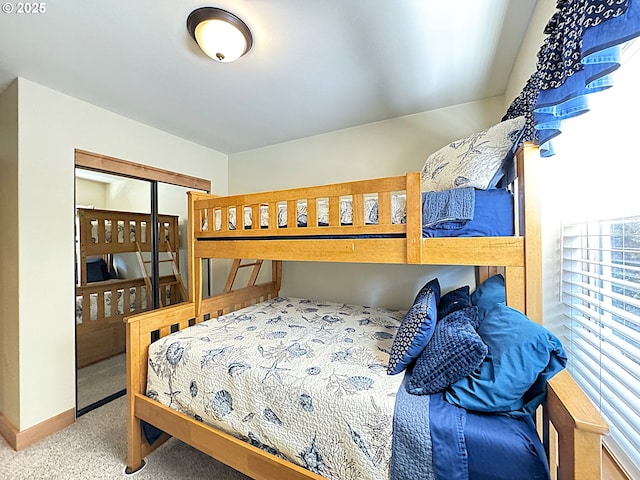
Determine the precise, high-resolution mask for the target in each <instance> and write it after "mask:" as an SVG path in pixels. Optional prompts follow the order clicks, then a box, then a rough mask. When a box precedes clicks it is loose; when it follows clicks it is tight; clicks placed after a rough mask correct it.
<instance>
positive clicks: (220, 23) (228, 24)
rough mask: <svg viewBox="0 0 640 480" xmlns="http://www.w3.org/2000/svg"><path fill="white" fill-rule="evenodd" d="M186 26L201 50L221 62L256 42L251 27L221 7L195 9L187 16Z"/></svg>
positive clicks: (243, 52) (227, 60) (240, 54)
mask: <svg viewBox="0 0 640 480" xmlns="http://www.w3.org/2000/svg"><path fill="white" fill-rule="evenodd" d="M187 30H189V34H190V35H191V36H192V37H193V39H194V40H195V41H196V43H197V44H198V46H199V47H200V48H201V49H202V51H203V52H204V53H206V54H207V55H208V56H210V57H211V58H213V59H214V60H218V61H219V62H233V61H234V60H237V59H238V58H240V57H241V56H243V55H244V54H245V53H247V52H248V51H249V50H250V49H251V46H252V45H253V38H252V36H251V31H250V30H249V27H247V25H246V24H245V23H244V22H243V21H242V20H240V19H239V18H238V17H236V16H235V15H234V14H233V13H230V12H227V11H226V10H222V9H221V8H214V7H202V8H198V9H196V10H194V11H193V12H191V13H190V14H189V17H188V18H187Z"/></svg>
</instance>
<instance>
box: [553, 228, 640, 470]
mask: <svg viewBox="0 0 640 480" xmlns="http://www.w3.org/2000/svg"><path fill="white" fill-rule="evenodd" d="M562 250H563V255H562V257H563V259H562V301H563V305H564V320H565V322H564V326H565V328H566V331H565V336H564V339H563V344H564V346H565V348H566V350H567V352H568V357H569V364H568V367H567V368H568V369H569V371H570V372H571V374H572V375H573V377H574V378H575V379H576V381H577V382H578V384H579V385H580V386H581V387H582V388H583V389H584V391H585V392H586V393H587V395H588V396H589V397H590V398H591V399H592V400H593V401H594V403H595V404H596V406H597V407H598V408H599V409H600V412H601V415H602V416H603V417H604V418H605V419H606V421H607V423H608V424H609V427H610V429H611V435H610V436H609V437H606V438H605V443H606V444H607V446H608V447H609V448H610V449H611V451H612V452H613V453H614V455H616V457H618V458H619V459H620V460H621V463H622V465H623V466H624V467H626V469H627V470H628V472H629V473H630V474H631V477H632V478H640V433H639V432H640V216H635V217H627V218H621V219H612V220H601V221H596V222H584V223H577V224H572V225H567V226H564V227H563V233H562Z"/></svg>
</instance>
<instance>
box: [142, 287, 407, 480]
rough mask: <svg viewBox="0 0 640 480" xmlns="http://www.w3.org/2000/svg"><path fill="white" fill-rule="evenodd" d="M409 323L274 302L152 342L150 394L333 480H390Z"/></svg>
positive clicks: (395, 316)
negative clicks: (390, 367) (396, 360)
mask: <svg viewBox="0 0 640 480" xmlns="http://www.w3.org/2000/svg"><path fill="white" fill-rule="evenodd" d="M403 315H404V312H402V311H398V310H388V309H382V308H374V307H361V306H351V305H343V304H336V303H328V302H322V303H319V302H313V301H310V300H303V299H296V298H284V297H278V298H275V299H273V300H269V301H267V302H263V303H260V304H257V305H254V306H251V307H248V308H245V309H243V310H241V311H238V312H235V313H231V314H228V315H224V316H222V317H220V318H216V319H211V320H209V321H206V322H203V323H201V324H198V325H195V326H193V327H190V328H188V329H185V330H182V331H180V332H176V333H174V334H172V335H169V336H167V337H164V338H162V339H160V340H159V341H157V342H155V343H153V344H152V345H151V346H150V349H149V376H148V384H147V395H148V396H149V397H151V398H154V399H156V400H158V401H159V402H161V403H163V404H165V405H167V406H169V407H171V408H174V409H176V410H179V411H180V412H182V413H185V414H187V415H191V416H193V417H194V418H196V419H198V420H200V421H203V422H205V423H208V424H211V425H213V426H214V427H217V428H219V429H221V430H223V431H226V432H227V433H231V434H233V435H235V436H236V437H238V438H241V439H243V440H245V441H247V442H250V443H251V444H253V445H255V446H257V447H260V448H263V449H265V450H267V451H269V452H270V453H273V454H275V455H278V456H280V457H282V458H285V459H287V460H289V461H291V462H293V463H297V464H299V465H302V466H303V467H305V468H308V469H309V470H311V471H313V472H316V473H318V474H320V475H323V476H325V477H327V478H329V479H333V480H338V479H339V480H367V479H371V480H380V479H385V478H389V465H390V457H391V438H392V422H393V411H394V403H395V399H396V393H397V391H398V387H399V386H400V383H401V382H402V375H395V376H389V375H387V374H386V367H387V363H388V359H389V354H388V352H389V350H390V348H391V345H392V342H393V338H394V336H395V333H396V330H397V328H398V326H399V325H400V322H401V321H402V318H403Z"/></svg>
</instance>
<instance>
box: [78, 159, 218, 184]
mask: <svg viewBox="0 0 640 480" xmlns="http://www.w3.org/2000/svg"><path fill="white" fill-rule="evenodd" d="M75 165H76V167H79V168H84V169H87V170H94V171H98V172H107V173H117V174H118V175H122V176H125V177H129V178H136V179H139V180H155V181H158V182H162V183H169V184H171V185H178V186H179V187H186V188H194V189H197V190H203V191H205V192H210V191H211V180H206V179H204V178H198V177H192V176H190V175H185V174H182V173H176V172H172V171H170V170H163V169H161V168H156V167H151V166H149V165H143V164H141V163H133V162H129V161H127V160H121V159H119V158H115V157H109V156H107V155H100V154H98V153H93V152H88V151H86V150H80V149H77V148H76V149H75Z"/></svg>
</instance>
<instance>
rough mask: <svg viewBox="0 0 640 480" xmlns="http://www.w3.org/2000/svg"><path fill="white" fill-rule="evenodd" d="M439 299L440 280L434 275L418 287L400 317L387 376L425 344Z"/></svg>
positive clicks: (392, 373)
mask: <svg viewBox="0 0 640 480" xmlns="http://www.w3.org/2000/svg"><path fill="white" fill-rule="evenodd" d="M439 301H440V283H439V282H438V279H437V278H435V279H433V280H431V281H430V282H428V283H427V284H426V285H425V286H424V287H422V289H421V290H420V292H418V295H416V299H415V300H414V303H413V305H412V306H411V308H410V309H409V311H408V312H407V313H406V315H405V316H404V318H403V319H402V323H401V324H400V327H399V328H398V332H397V333H396V336H395V338H394V339H393V345H392V346H391V352H390V353H389V365H388V366H387V373H388V374H389V375H396V374H398V373H400V372H402V371H403V370H404V369H406V368H407V367H408V366H409V365H410V364H411V363H412V362H413V361H414V360H415V359H416V358H418V355H420V352H422V350H423V349H424V347H425V346H426V345H427V343H428V342H429V340H430V339H431V336H432V335H433V330H434V328H435V326H436V321H437V320H438V314H437V312H438V307H437V305H438V302H439Z"/></svg>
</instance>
